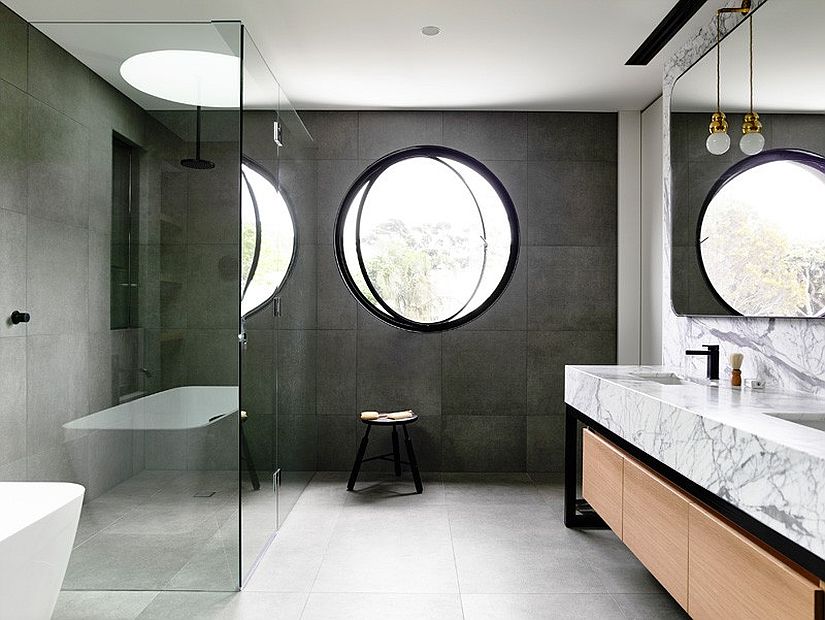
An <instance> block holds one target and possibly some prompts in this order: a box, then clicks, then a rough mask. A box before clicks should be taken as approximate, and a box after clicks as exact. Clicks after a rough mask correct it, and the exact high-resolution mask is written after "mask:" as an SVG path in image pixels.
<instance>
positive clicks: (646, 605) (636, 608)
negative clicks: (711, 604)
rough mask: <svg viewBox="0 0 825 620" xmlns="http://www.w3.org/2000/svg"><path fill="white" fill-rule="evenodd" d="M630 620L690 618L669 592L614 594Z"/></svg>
mask: <svg viewBox="0 0 825 620" xmlns="http://www.w3.org/2000/svg"><path fill="white" fill-rule="evenodd" d="M613 598H614V599H616V602H617V603H618V604H619V607H621V609H622V611H623V612H624V614H625V617H626V618H628V620H650V619H652V618H656V619H657V620H677V619H682V618H689V616H688V615H687V613H685V610H683V609H682V608H681V607H679V604H678V603H677V602H676V601H675V600H674V599H673V597H671V596H670V595H669V594H667V593H659V594H614V595H613Z"/></svg>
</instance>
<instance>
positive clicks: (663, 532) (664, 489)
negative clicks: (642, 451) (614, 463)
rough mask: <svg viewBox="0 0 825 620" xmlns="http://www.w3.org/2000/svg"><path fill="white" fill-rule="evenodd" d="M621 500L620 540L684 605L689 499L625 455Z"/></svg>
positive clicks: (685, 597)
mask: <svg viewBox="0 0 825 620" xmlns="http://www.w3.org/2000/svg"><path fill="white" fill-rule="evenodd" d="M622 504H623V506H624V514H623V516H622V517H623V518H622V523H623V531H622V541H624V544H625V545H627V547H628V548H629V549H630V550H631V551H632V552H633V554H634V555H635V556H636V557H637V558H639V560H640V561H641V563H642V564H644V565H645V567H646V568H647V569H648V570H649V571H650V572H651V574H652V575H653V576H654V577H656V579H657V580H658V581H659V583H661V584H662V585H663V586H664V587H665V589H666V590H667V591H668V592H670V594H671V596H673V598H674V599H676V601H677V602H678V603H679V604H680V605H681V606H682V608H684V609H687V608H688V509H689V507H690V500H689V499H688V498H687V496H685V495H684V494H682V493H680V492H679V491H678V490H676V488H674V487H673V486H671V485H670V484H668V483H667V482H665V481H664V480H662V479H661V478H660V477H659V476H657V475H656V474H655V473H653V472H652V471H650V470H649V469H647V468H646V467H645V466H644V465H641V464H640V463H637V462H636V461H635V460H633V459H632V458H629V457H628V458H625V460H624V492H623V501H622Z"/></svg>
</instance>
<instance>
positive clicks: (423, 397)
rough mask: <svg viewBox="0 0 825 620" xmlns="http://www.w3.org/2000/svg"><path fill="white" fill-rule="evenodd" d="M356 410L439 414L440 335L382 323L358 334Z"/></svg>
mask: <svg viewBox="0 0 825 620" xmlns="http://www.w3.org/2000/svg"><path fill="white" fill-rule="evenodd" d="M357 368H358V371H357V372H358V409H359V410H378V411H395V410H398V409H412V410H414V411H415V412H416V413H418V414H419V415H439V414H440V413H441V336H440V335H439V334H415V333H411V332H405V331H402V330H400V329H395V328H393V327H389V326H385V327H381V328H378V329H373V330H362V331H359V333H358V360H357Z"/></svg>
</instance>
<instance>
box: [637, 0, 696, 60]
mask: <svg viewBox="0 0 825 620" xmlns="http://www.w3.org/2000/svg"><path fill="white" fill-rule="evenodd" d="M705 2H707V0H679V1H678V2H677V3H676V5H675V6H674V7H673V8H672V9H670V13H668V14H667V15H666V16H665V18H664V19H663V20H662V21H661V22H659V25H658V26H656V28H654V29H653V32H651V33H650V35H648V37H647V39H645V41H644V43H642V44H641V45H640V46H639V49H637V50H636V51H635V52H633V55H632V56H631V57H630V58H629V59H628V61H627V62H626V63H624V64H626V65H646V64H647V63H649V62H650V61H651V60H653V59H654V58H655V57H656V54H658V53H659V52H661V51H662V48H663V47H664V46H665V45H667V44H668V42H669V41H670V40H671V39H672V38H673V37H674V36H675V35H676V33H677V32H679V31H680V30H681V29H682V27H683V26H684V25H685V24H686V23H688V21H689V20H690V18H691V17H693V16H694V15H695V14H696V11H698V10H699V9H701V8H702V5H703V4H705Z"/></svg>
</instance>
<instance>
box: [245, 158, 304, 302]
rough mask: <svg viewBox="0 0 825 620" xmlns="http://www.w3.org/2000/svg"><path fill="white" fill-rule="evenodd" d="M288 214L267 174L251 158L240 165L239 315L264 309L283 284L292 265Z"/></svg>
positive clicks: (291, 224) (292, 231)
mask: <svg viewBox="0 0 825 620" xmlns="http://www.w3.org/2000/svg"><path fill="white" fill-rule="evenodd" d="M296 247H297V243H296V240H295V222H294V220H293V218H292V211H291V209H290V208H289V206H288V205H287V202H286V200H285V199H284V196H283V194H282V193H281V192H280V191H279V190H278V185H277V183H276V182H275V180H274V179H273V178H272V176H271V175H270V174H269V172H268V171H267V170H266V169H264V168H263V167H262V166H260V165H258V164H257V163H255V162H254V161H252V160H251V159H249V158H247V157H244V158H243V161H242V162H241V316H243V317H247V316H249V315H251V314H254V313H255V312H257V311H258V310H260V309H261V308H263V307H264V306H266V305H267V304H268V303H269V302H270V301H271V300H272V298H273V297H274V296H275V295H277V294H278V291H280V290H281V288H282V287H283V285H284V282H286V279H287V277H288V276H289V273H290V271H291V269H292V265H293V263H294V262H295V251H296Z"/></svg>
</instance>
